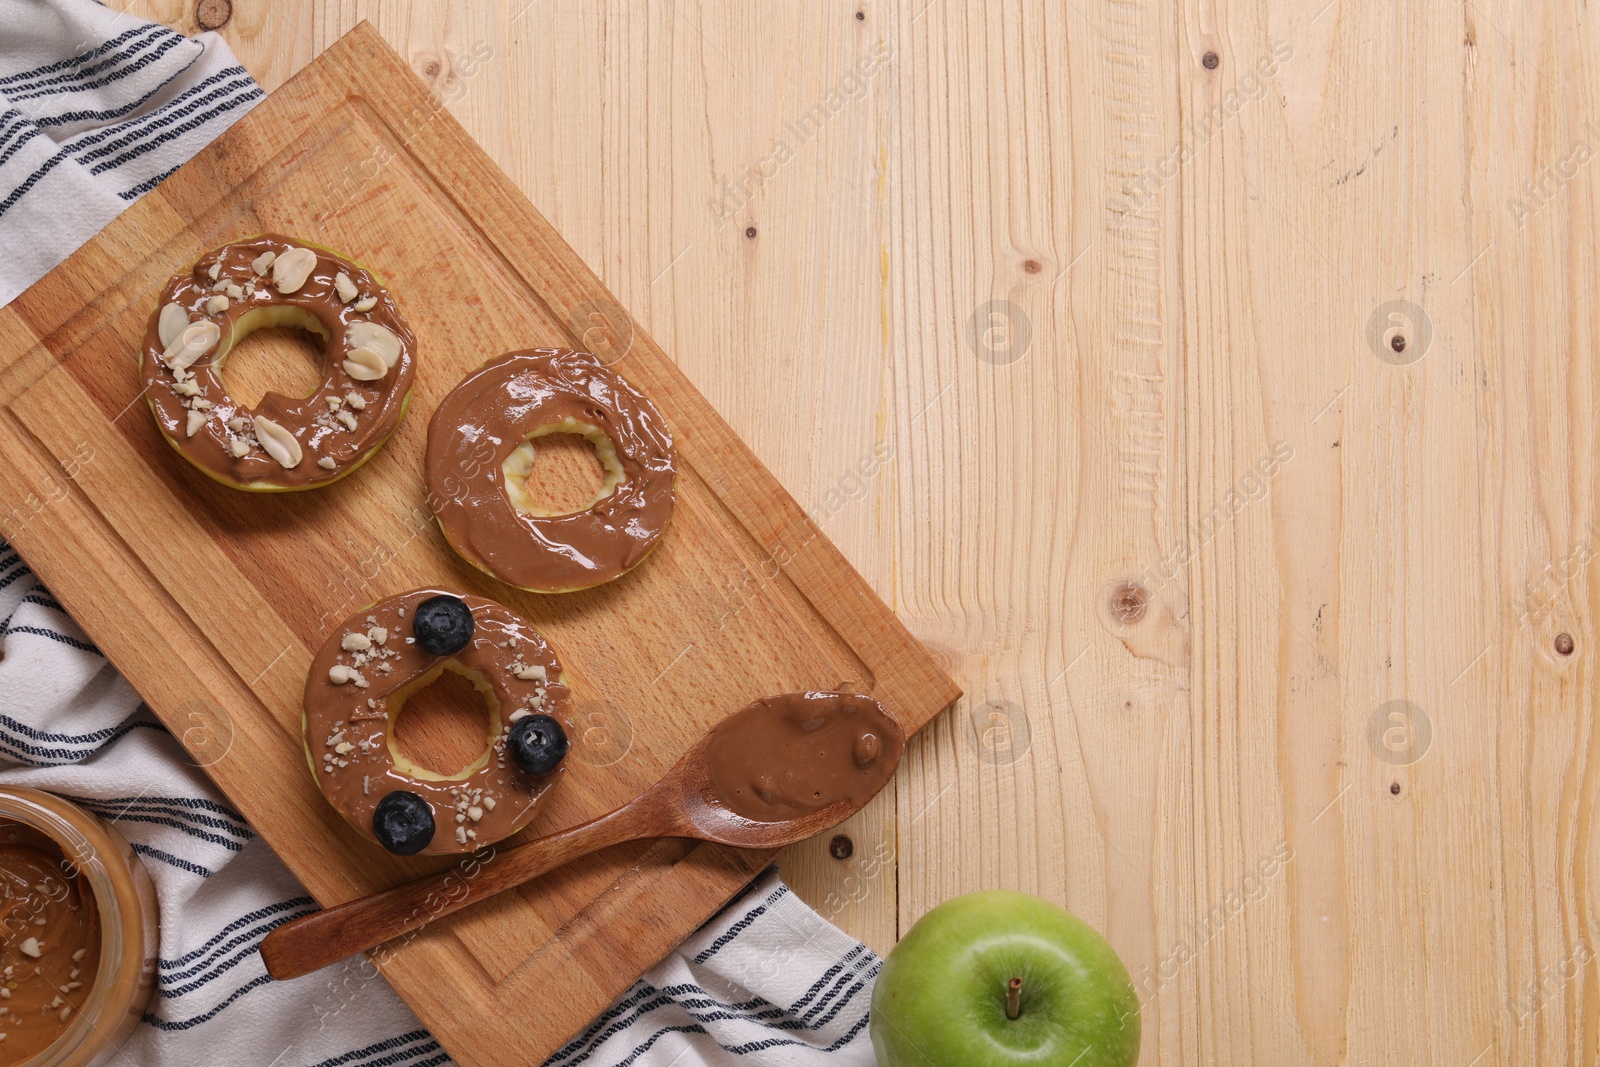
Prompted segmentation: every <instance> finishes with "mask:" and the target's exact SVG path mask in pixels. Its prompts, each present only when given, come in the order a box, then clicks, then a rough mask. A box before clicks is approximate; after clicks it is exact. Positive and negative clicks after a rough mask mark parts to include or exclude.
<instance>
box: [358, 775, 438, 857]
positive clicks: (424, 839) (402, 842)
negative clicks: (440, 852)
mask: <svg viewBox="0 0 1600 1067" xmlns="http://www.w3.org/2000/svg"><path fill="white" fill-rule="evenodd" d="M372 833H373V835H374V836H376V837H377V839H378V844H380V845H382V846H383V847H384V848H386V849H388V850H389V851H390V852H393V853H394V854H395V855H397V856H412V855H415V854H416V853H418V852H421V851H422V850H423V849H425V848H427V847H428V842H429V841H432V840H433V809H432V808H430V807H429V806H428V802H427V801H426V800H423V799H422V798H421V797H419V796H417V794H415V793H408V792H406V791H405V790H404V789H396V790H395V791H394V792H392V793H390V794H389V795H388V796H386V797H384V798H383V799H382V800H380V801H378V807H377V809H376V810H374V811H373V813H372Z"/></svg>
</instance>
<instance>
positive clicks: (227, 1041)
mask: <svg viewBox="0 0 1600 1067" xmlns="http://www.w3.org/2000/svg"><path fill="white" fill-rule="evenodd" d="M0 519H3V517H0ZM297 771H298V768H288V769H287V770H286V773H295V772H297ZM4 785H27V786H32V787H34V788H36V789H45V790H48V791H50V792H52V793H57V794H60V795H62V796H65V797H69V798H71V799H72V800H74V801H76V802H77V803H79V804H81V805H83V806H84V807H87V808H89V809H90V810H91V811H94V812H96V813H98V814H99V815H100V816H101V817H103V818H104V819H105V820H106V821H108V822H109V823H111V824H112V825H113V826H115V827H116V829H117V830H119V831H120V832H121V833H122V835H123V836H124V837H126V838H127V839H128V840H129V842H130V843H131V844H132V845H133V848H134V851H135V852H137V853H138V854H139V855H140V856H141V857H143V861H144V866H145V868H146V869H147V870H148V871H149V872H150V876H151V878H152V879H153V880H154V881H155V885H156V892H157V894H158V896H159V897H160V899H161V916H162V922H161V958H160V963H159V968H158V971H157V976H156V994H155V996H154V997H153V999H152V1001H151V1004H150V1008H149V1010H148V1012H147V1013H146V1014H145V1017H144V1025H142V1026H140V1027H139V1028H138V1029H137V1030H135V1031H134V1034H133V1037H132V1038H131V1039H130V1040H129V1041H128V1043H127V1045H125V1046H124V1047H123V1050H122V1051H123V1054H124V1055H123V1057H122V1058H120V1059H119V1060H118V1061H117V1062H118V1063H119V1064H132V1065H136V1067H156V1065H173V1067H190V1065H194V1064H228V1065H230V1067H435V1065H438V1064H447V1063H449V1062H450V1058H449V1056H448V1055H447V1054H446V1053H445V1052H444V1051H443V1050H442V1049H441V1048H440V1047H439V1044H438V1042H436V1041H434V1040H433V1038H432V1037H430V1036H429V1035H428V1032H427V1031H426V1030H425V1029H424V1028H423V1027H422V1026H421V1024H420V1023H418V1022H417V1019H416V1017H415V1016H414V1015H412V1013H411V1012H410V1010H409V1009H407V1008H406V1006H405V1005H404V1004H403V1003H402V1002H401V1001H400V999H399V998H398V997H396V996H395V994H394V992H393V991H392V990H391V989H390V988H389V987H388V985H387V984H386V983H385V982H384V981H383V980H382V978H381V977H379V976H378V975H377V973H376V971H375V970H373V968H372V967H371V966H370V965H369V964H368V963H367V962H366V960H365V958H364V957H353V958H351V959H349V960H345V961H344V962H342V963H339V964H336V965H334V966H332V967H329V968H327V969H326V970H323V971H319V972H317V973H316V974H312V975H307V976H306V977H304V978H299V979H296V980H295V981H292V982H274V981H272V980H271V979H270V978H269V977H268V976H267V973H266V971H265V969H264V968H263V967H262V964H261V957H260V955H259V954H258V953H257V951H256V950H257V948H258V946H259V945H260V944H261V939H262V938H263V937H265V936H266V935H267V933H268V931H270V930H272V929H273V928H274V927H277V926H279V925H280V924H282V923H285V922H288V921H289V920H290V919H293V918H296V917H297V916H300V915H305V914H307V913H309V912H312V911H314V910H316V904H315V903H314V902H313V901H312V900H311V898H310V897H309V896H308V895H307V894H306V892H305V890H304V889H302V888H301V886H300V884H299V883H298V882H297V881H296V880H295V879H294V877H293V876H292V875H290V874H289V872H288V871H287V870H286V869H285V868H284V866H283V864H282V863H281V862H280V861H279V860H278V858H277V857H276V856H275V855H273V853H272V851H271V850H270V849H268V848H267V847H266V846H265V845H264V844H263V843H262V841H261V839H260V838H258V837H257V836H256V835H255V834H254V833H252V832H251V830H250V826H249V824H248V823H246V822H245V820H244V818H243V817H242V816H241V815H240V814H239V813H238V812H237V811H234V810H233V809H232V808H231V807H229V806H228V804H227V803H225V802H224V800H223V799H222V798H221V797H220V796H219V795H217V793H216V790H215V789H214V787H213V786H212V785H211V783H210V782H209V781H208V780H207V779H206V777H205V775H204V773H202V771H201V770H200V769H199V768H197V767H196V766H195V763H194V760H192V759H191V758H190V757H189V756H188V754H187V753H186V752H185V751H184V749H183V747H182V746H181V745H179V744H178V743H177V741H176V740H174V738H173V737H172V735H171V734H170V733H169V732H168V731H167V729H166V727H165V726H163V725H162V724H161V723H160V722H159V721H158V720H157V719H155V718H154V717H153V716H152V715H151V713H150V711H149V709H148V708H146V707H144V706H143V705H142V704H141V703H140V701H139V697H138V695H137V694H136V693H135V692H134V691H133V689H132V688H131V687H130V686H129V685H128V683H127V682H126V681H124V680H123V679H122V677H121V676H120V675H118V674H117V672H116V670H115V669H114V668H113V667H112V666H111V665H110V664H109V663H107V662H106V660H105V658H104V657H103V656H102V655H101V654H100V651H99V650H98V649H96V648H95V647H94V645H93V644H91V643H90V642H89V640H88V639H87V638H86V637H85V636H84V634H83V632H82V631H81V630H79V629H78V627H77V625H76V624H74V623H73V621H72V619H71V618H69V617H68V616H67V614H66V613H65V612H64V611H63V609H62V607H61V605H60V604H59V603H57V602H56V601H55V600H54V599H53V598H52V597H51V596H50V593H49V592H48V591H47V590H46V589H45V587H44V586H42V585H40V584H39V581H38V580H37V579H36V578H35V577H34V576H33V575H32V574H31V573H30V572H29V571H28V568H27V566H26V564H24V563H23V561H22V560H21V559H20V558H19V557H18V555H17V553H16V552H14V551H12V550H11V548H10V547H9V546H8V545H6V544H5V542H3V541H0V786H4ZM879 966H880V961H879V959H878V957H877V956H876V955H874V954H873V953H872V952H871V951H870V950H868V949H867V947H866V946H865V945H863V944H861V943H860V942H859V941H857V940H855V939H854V938H852V937H850V936H849V935H847V934H845V933H843V932H842V931H840V930H839V929H838V928H836V927H835V926H833V925H832V924H831V923H829V922H827V921H826V920H824V919H823V918H822V917H821V916H819V915H817V913H816V912H814V911H812V910H811V909H810V908H808V907H807V906H806V905H805V904H804V903H802V902H801V901H800V900H799V898H797V897H796V896H795V895H794V893H793V892H792V891H791V890H790V889H789V887H788V886H786V885H784V884H783V883H782V882H781V881H780V880H779V878H778V875H777V873H776V872H774V871H768V872H767V873H766V874H764V875H763V876H762V877H761V878H759V879H757V881H756V882H755V883H754V884H753V885H752V886H751V887H750V888H749V889H747V890H746V891H745V893H744V894H743V895H742V896H740V897H739V899H737V900H735V901H734V902H733V903H732V904H730V905H728V906H727V907H726V908H725V909H723V911H722V912H721V914H719V915H718V916H717V917H716V918H714V919H712V920H711V921H710V922H709V923H707V924H706V925H705V926H704V927H703V928H702V929H700V930H699V931H698V932H696V933H695V934H694V935H693V936H692V937H691V938H690V939H689V940H688V941H686V942H684V944H683V945H681V946H679V948H678V949H677V950H676V951H674V952H673V953H672V954H671V955H669V956H668V957H667V959H666V960H664V961H663V962H661V963H659V964H657V965H656V967H655V968H654V969H653V970H652V971H651V972H650V973H649V974H647V975H645V976H644V977H643V978H641V979H640V980H639V981H638V982H636V983H635V984H634V985H633V987H632V988H631V989H629V990H628V991H627V993H626V994H624V995H623V996H622V998H621V999H619V1000H618V1001H617V1002H616V1003H615V1004H613V1005H612V1006H611V1007H610V1008H608V1009H607V1010H606V1011H605V1012H603V1013H602V1014H601V1015H600V1016H599V1018H597V1019H595V1020H594V1022H593V1023H592V1024H591V1025H590V1026H588V1027H587V1028H586V1029H585V1030H584V1031H583V1032H582V1033H581V1034H579V1035H577V1037H575V1038H574V1039H573V1040H572V1041H571V1043H570V1044H568V1045H567V1046H566V1047H565V1048H563V1049H562V1050H561V1051H560V1052H558V1053H557V1054H556V1055H555V1056H554V1057H552V1058H551V1059H550V1061H549V1062H550V1064H551V1067H577V1065H578V1064H589V1065H590V1067H622V1065H628V1064H631V1065H637V1067H670V1065H674V1064H675V1065H677V1067H693V1065H696V1064H715V1065H732V1064H743V1065H747V1067H830V1065H831V1067H868V1065H870V1064H872V1063H873V1056H872V1045H871V1041H870V1038H869V1035H868V1033H867V1009H868V1005H869V1003H870V1001H871V999H872V980H873V979H874V978H876V977H877V974H878V969H879ZM528 1010H529V1011H530V1012H536V1011H537V1010H538V1005H537V1004H533V1005H529V1008H528Z"/></svg>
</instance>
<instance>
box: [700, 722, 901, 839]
mask: <svg viewBox="0 0 1600 1067" xmlns="http://www.w3.org/2000/svg"><path fill="white" fill-rule="evenodd" d="M902 747H903V742H902V741H901V734H900V730H899V728H898V727H897V726H896V725H895V723H894V722H893V720H892V719H891V718H890V717H889V712H888V710H887V709H886V708H884V706H883V705H882V704H880V703H878V702H877V701H876V700H874V699H873V698H872V697H869V696H859V695H856V694H854V693H819V692H810V693H786V694H784V695H783V696H776V697H766V698H763V699H761V700H758V701H756V702H755V703H754V704H751V705H750V706H749V707H747V708H745V709H744V710H742V711H740V712H738V713H737V714H735V715H732V716H730V717H729V718H727V719H725V720H723V722H722V723H721V724H719V725H718V726H717V727H716V728H715V729H714V730H713V731H712V734H711V738H710V741H709V742H708V746H707V760H708V763H709V768H710V774H711V784H712V787H713V788H714V789H715V791H716V794H717V797H718V798H719V799H720V800H721V801H722V804H723V806H724V807H726V808H728V809H729V810H730V811H732V812H734V813H735V814H737V815H742V816H744V817H745V818H747V819H752V820H754V821H756V822H781V821H782V820H784V819H794V818H799V817H800V816H802V815H810V814H811V813H812V812H816V811H820V810H822V809H823V808H826V807H828V806H829V805H832V804H837V803H839V802H840V801H848V802H850V803H851V804H855V805H859V804H862V803H865V802H866V801H867V800H868V799H870V798H871V797H872V796H873V795H874V794H875V793H877V792H878V790H879V789H882V788H883V786H884V783H886V782H887V781H888V780H889V778H890V777H891V776H893V774H894V770H895V767H896V766H898V764H899V762H900V753H901V749H902Z"/></svg>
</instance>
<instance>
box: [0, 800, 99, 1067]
mask: <svg viewBox="0 0 1600 1067" xmlns="http://www.w3.org/2000/svg"><path fill="white" fill-rule="evenodd" d="M0 890H3V893H4V896H3V899H0V1034H3V1035H4V1039H3V1040H0V1064H13V1063H22V1062H24V1061H26V1060H28V1059H30V1058H32V1057H33V1056H35V1055H37V1054H38V1053H40V1052H42V1051H44V1050H45V1049H46V1048H47V1047H49V1045H50V1043H51V1042H53V1041H54V1040H55V1039H56V1038H57V1037H59V1036H60V1035H61V1034H62V1033H63V1032H65V1031H66V1029H67V1027H68V1026H70V1025H71V1024H72V1020H73V1018H74V1017H75V1015H76V1014H77V1013H78V1012H79V1011H80V1010H81V1009H82V1008H83V1004H84V1001H85V1000H86V999H87V998H88V996H89V988H90V985H91V984H92V982H93V981H94V976H95V972H96V970H97V969H98V968H99V966H100V915H99V909H98V908H97V907H96V905H95V898H94V894H93V892H92V891H91V890H90V889H89V884H88V881H87V879H85V878H83V877H82V876H81V875H79V874H78V873H77V871H76V870H75V869H73V868H72V867H71V866H70V865H69V864H68V863H66V861H65V859H64V857H63V856H62V852H61V847H60V846H59V845H57V844H56V843H55V842H54V841H52V840H51V839H50V838H49V837H48V836H46V835H45V834H43V833H40V832H39V831H38V830H35V829H33V828H32V827H30V826H24V825H22V824H21V823H18V822H13V821H11V820H0Z"/></svg>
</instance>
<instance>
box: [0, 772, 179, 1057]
mask: <svg viewBox="0 0 1600 1067" xmlns="http://www.w3.org/2000/svg"><path fill="white" fill-rule="evenodd" d="M10 824H20V825H21V826H22V827H26V828H30V829H32V830H34V831H37V832H38V833H40V834H43V835H44V836H45V837H47V838H49V839H50V841H52V842H54V843H55V845H56V846H58V847H59V848H60V850H61V857H62V858H61V862H60V864H59V866H60V869H61V874H62V875H63V881H64V882H65V881H66V880H71V879H73V877H74V875H76V876H78V877H79V878H81V879H82V882H83V883H87V885H88V888H89V890H90V892H91V893H93V895H94V902H95V909H96V912H97V913H98V915H99V923H100V955H99V965H98V967H96V969H95V973H94V975H93V978H92V980H91V982H89V983H88V984H87V988H88V991H89V992H88V995H87V996H86V997H85V998H84V999H83V1001H82V1005H81V1008H80V1009H79V1010H78V1011H77V1012H76V1014H75V1015H70V1014H69V1018H70V1021H69V1022H68V1023H67V1025H66V1028H65V1029H64V1030H63V1031H62V1032H61V1033H60V1034H59V1035H58V1036H57V1037H56V1039H55V1040H54V1041H53V1042H51V1044H50V1045H49V1046H48V1047H47V1048H45V1049H44V1050H43V1051H41V1052H39V1053H37V1054H36V1055H34V1056H33V1057H32V1058H31V1059H28V1060H25V1061H23V1062H22V1064H21V1067H94V1065H98V1064H105V1063H110V1062H111V1061H112V1060H113V1059H114V1058H115V1057H116V1056H117V1050H118V1049H119V1048H120V1047H121V1046H122V1043H123V1042H124V1041H126V1040H127V1039H128V1035H129V1034H131V1033H132V1032H133V1028H134V1027H135V1026H137V1025H138V1024H139V1020H140V1018H141V1017H142V1016H143V1015H144V1010H145V1007H146V1005H148V1004H149V1002H150V992H151V989H152V987H153V986H154V984H155V974H156V955H157V950H158V949H159V947H160V939H159V930H158V928H157V904H156V893H155V887H154V886H153V885H152V884H151V882H150V876H149V874H148V873H146V871H145V869H144V865H143V864H142V863H141V862H140V860H139V857H138V856H137V855H135V854H134V851H133V849H132V848H131V847H129V845H128V842H127V841H125V840H123V838H122V835H121V834H119V833H117V832H116V831H115V830H114V829H112V828H111V827H110V826H107V825H106V824H105V823H104V822H101V821H100V820H99V819H98V818H96V817H95V816H94V815H91V814H90V813H89V812H87V811H85V810H84V809H83V808H80V807H78V806H77V805H76V804H73V803H71V802H69V801H66V800H63V799H61V798H60V797H58V796H53V795H52V794H50V793H44V792H40V791H39V790H37V789H27V788H23V787H20V786H8V787H0V828H3V830H0V832H5V831H9V832H10V833H11V835H12V837H13V838H15V837H16V836H17V835H18V834H19V833H25V831H20V832H19V831H17V830H15V828H14V827H12V826H11V825H10ZM26 929H27V927H23V928H22V929H21V930H19V931H14V932H13V934H14V936H21V933H22V932H23V931H25V930H26ZM22 951H24V952H26V951H27V950H26V949H23V950H22ZM86 977H87V976H86ZM6 996H7V998H8V999H7V1000H4V1001H0V1004H4V1003H9V1002H10V1001H9V998H10V994H9V993H8V994H7V995H6ZM13 1018H17V1017H15V1016H13ZM4 1029H5V1026H3V1025H0V1031H3V1030H4ZM13 1047H14V1048H15V1047H16V1046H13ZM0 1062H7V1063H9V1062H11V1061H10V1060H9V1059H7V1058H6V1056H5V1048H4V1045H3V1044H0Z"/></svg>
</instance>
